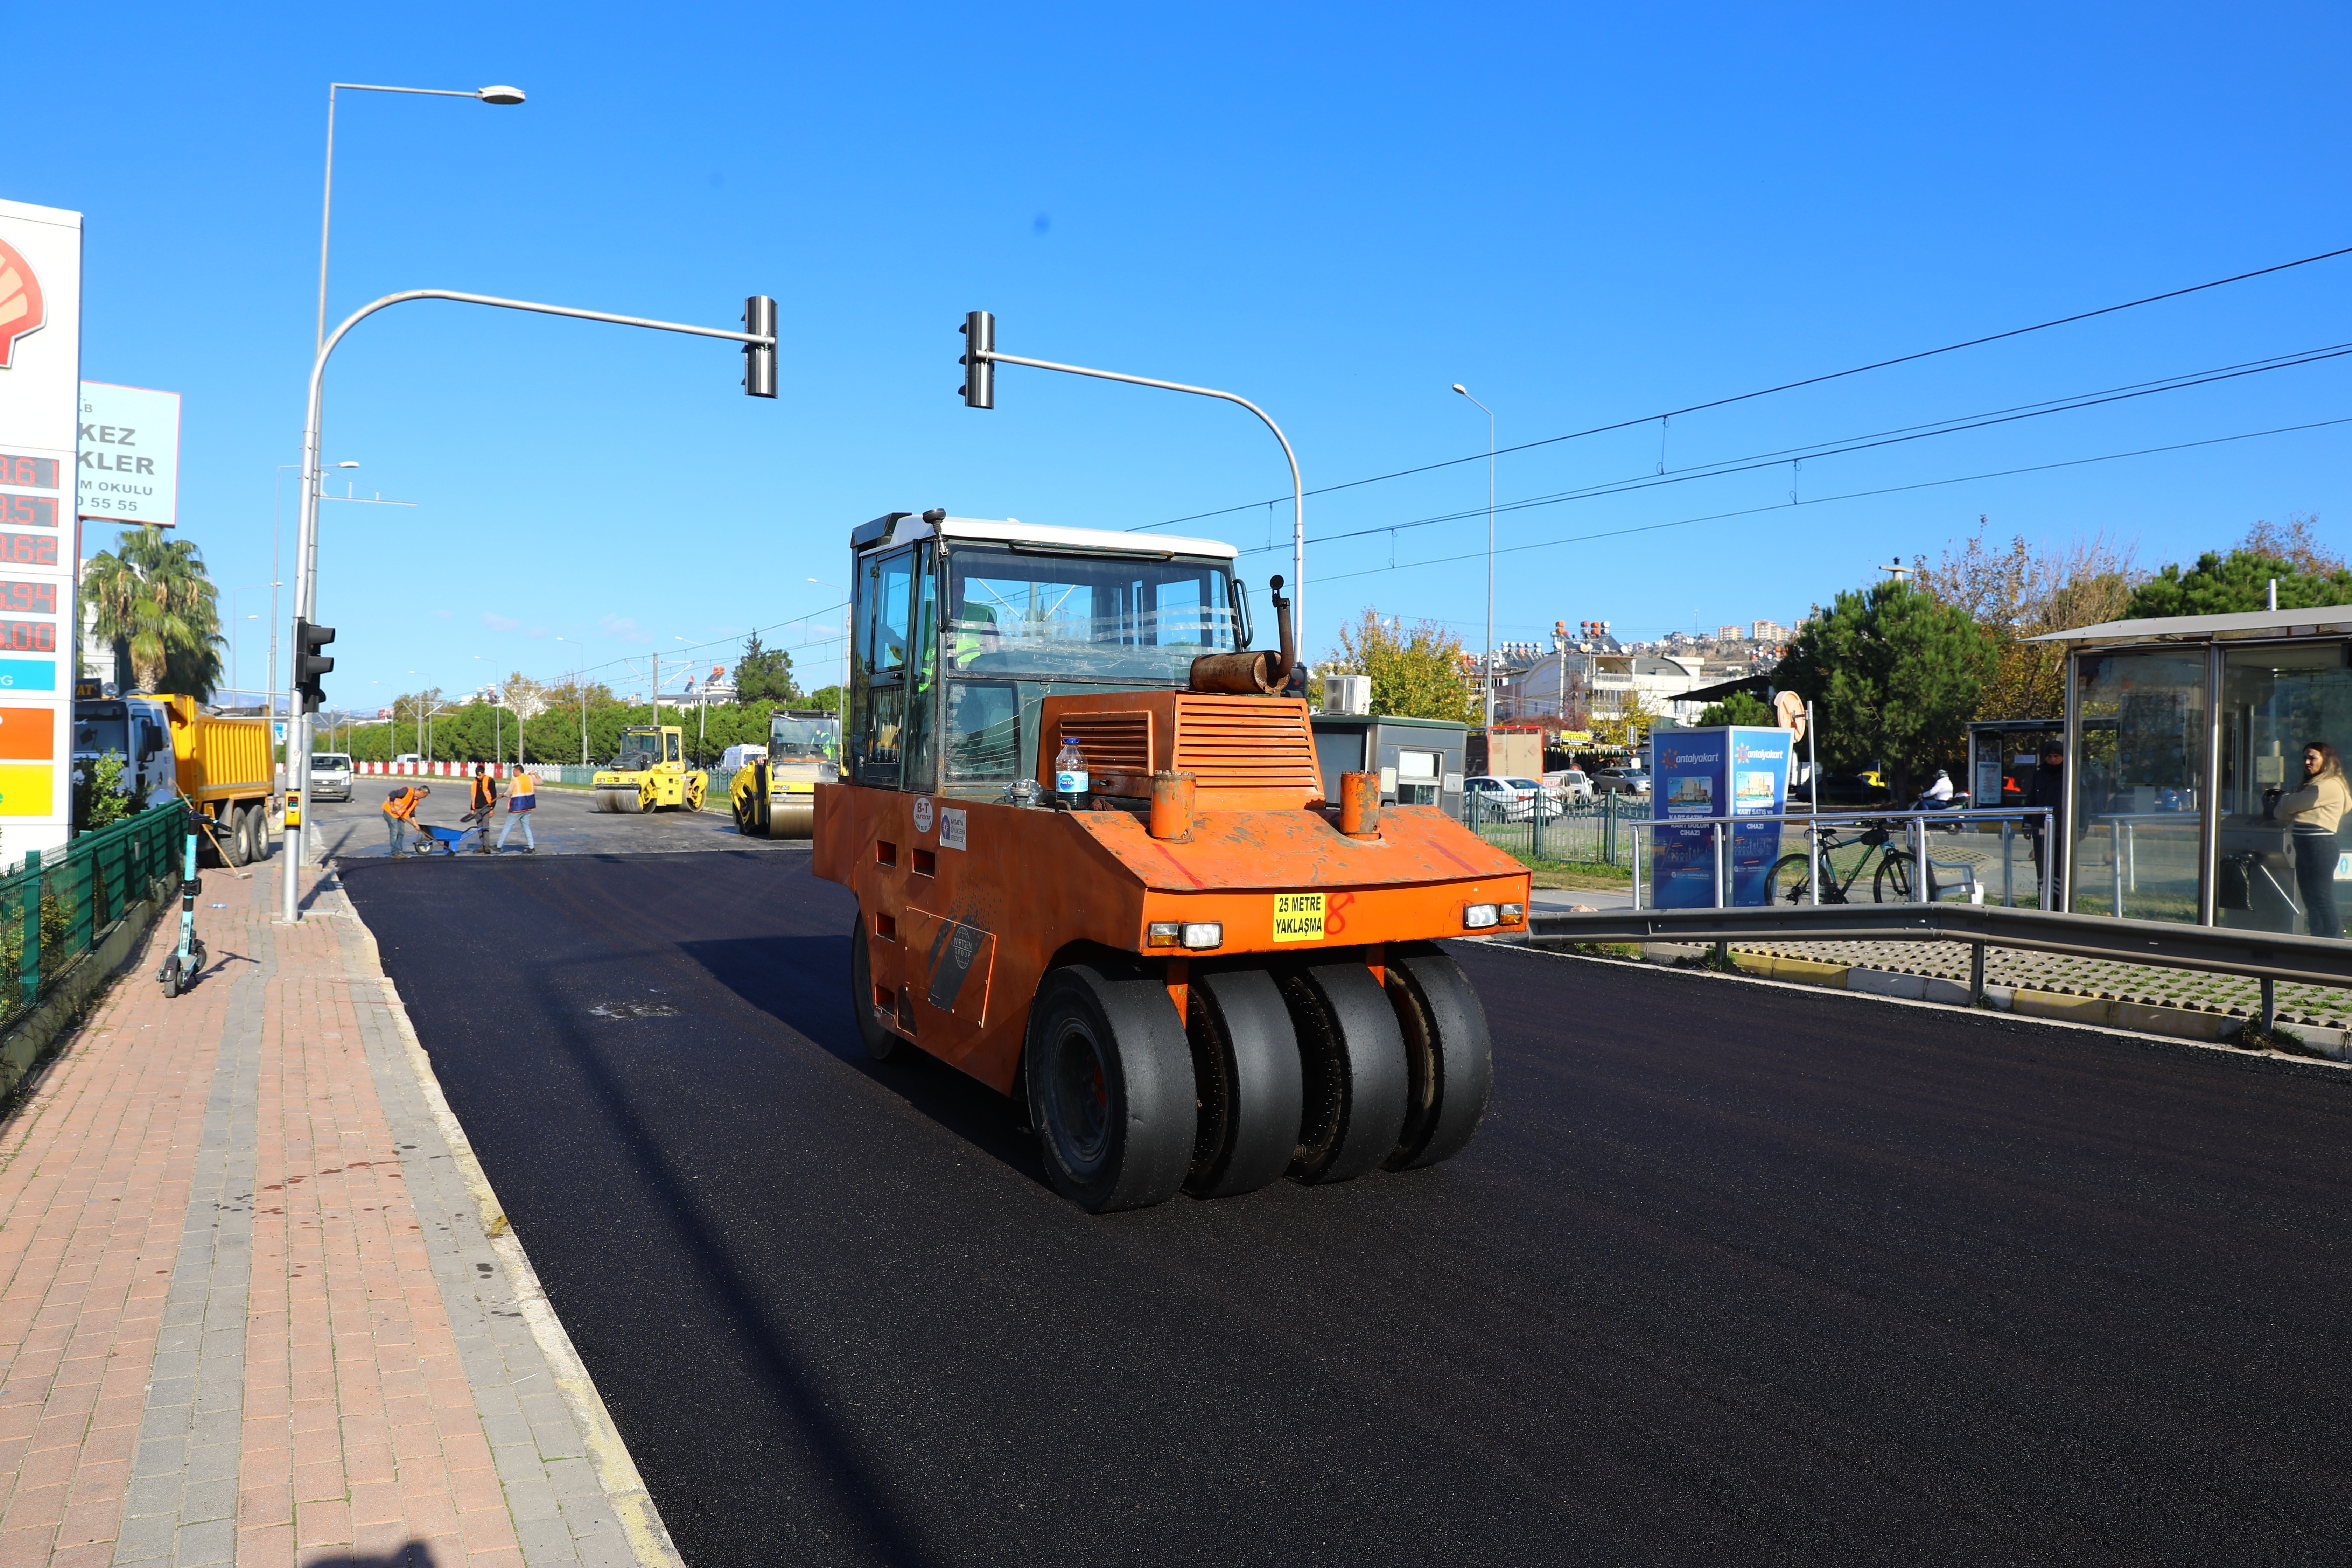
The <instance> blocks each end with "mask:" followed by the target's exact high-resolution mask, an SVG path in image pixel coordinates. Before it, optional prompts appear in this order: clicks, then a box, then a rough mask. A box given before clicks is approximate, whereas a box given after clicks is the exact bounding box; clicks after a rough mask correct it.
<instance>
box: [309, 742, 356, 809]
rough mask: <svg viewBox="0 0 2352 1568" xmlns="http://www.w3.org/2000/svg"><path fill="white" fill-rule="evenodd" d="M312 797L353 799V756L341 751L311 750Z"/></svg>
mask: <svg viewBox="0 0 2352 1568" xmlns="http://www.w3.org/2000/svg"><path fill="white" fill-rule="evenodd" d="M310 798H311V799H312V800H349V799H351V798H352V760H351V758H349V757H347V756H344V755H343V754H342V753H341V752H311V753H310Z"/></svg>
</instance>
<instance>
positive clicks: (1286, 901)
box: [1274, 893, 1323, 942]
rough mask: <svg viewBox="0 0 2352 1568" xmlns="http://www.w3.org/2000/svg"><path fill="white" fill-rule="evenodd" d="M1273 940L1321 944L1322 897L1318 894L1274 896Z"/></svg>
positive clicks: (1280, 894) (1283, 894)
mask: <svg viewBox="0 0 2352 1568" xmlns="http://www.w3.org/2000/svg"><path fill="white" fill-rule="evenodd" d="M1274 940H1275V941H1276V942H1321V941H1322V940H1323V895H1322V894H1320V893H1276V894H1275V896H1274Z"/></svg>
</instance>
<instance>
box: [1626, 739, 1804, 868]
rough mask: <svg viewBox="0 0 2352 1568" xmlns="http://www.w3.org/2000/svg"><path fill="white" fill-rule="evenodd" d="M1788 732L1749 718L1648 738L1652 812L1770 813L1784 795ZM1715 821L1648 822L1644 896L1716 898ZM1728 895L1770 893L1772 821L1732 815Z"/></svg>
mask: <svg viewBox="0 0 2352 1568" xmlns="http://www.w3.org/2000/svg"><path fill="white" fill-rule="evenodd" d="M1651 752H1652V758H1651V761H1652V763H1653V766H1652V768H1651V770H1650V790H1651V795H1650V798H1651V800H1652V801H1653V802H1654V812H1655V815H1656V816H1661V817H1664V818H1668V819H1670V820H1671V819H1672V818H1675V817H1709V816H1717V817H1720V816H1733V817H1738V816H1779V815H1780V813H1781V812H1782V811H1783V810H1784V809H1785V808H1786V805H1787V801H1788V796H1789V755H1790V737H1789V731H1786V730H1768V729H1761V728H1754V727H1750V726H1748V725H1736V726H1726V727H1724V728H1721V729H1706V730H1675V731H1664V732H1662V733H1660V734H1659V735H1658V736H1657V737H1656V738H1655V739H1654V741H1653V742H1652V743H1651ZM1721 830H1722V829H1721V827H1720V825H1717V824H1709V823H1691V824H1688V825H1674V826H1661V827H1657V828H1654V829H1652V832H1653V833H1654V835H1655V837H1654V840H1653V843H1652V852H1651V857H1650V879H1651V882H1650V897H1651V901H1652V903H1653V905H1654V907H1655V908H1658V909H1662V910H1698V909H1707V908H1710V907H1712V906H1713V905H1714V904H1715V901H1716V900H1715V836H1716V834H1717V833H1718V832H1720V831H1721ZM1729 849H1730V863H1729V864H1728V865H1727V867H1726V868H1725V871H1726V874H1727V880H1728V881H1729V882H1730V884H1731V887H1730V899H1729V902H1731V903H1732V904H1734V905H1746V906H1760V905H1763V904H1766V903H1769V902H1770V901H1771V891H1770V889H1769V886H1768V880H1767V879H1768V877H1769V873H1770V871H1771V868H1772V862H1773V861H1774V860H1776V859H1778V858H1780V824H1779V823H1777V822H1759V823H1754V824H1742V823H1736V824H1734V825H1733V826H1732V829H1731V837H1730V839H1729Z"/></svg>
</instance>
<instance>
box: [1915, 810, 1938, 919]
mask: <svg viewBox="0 0 2352 1568" xmlns="http://www.w3.org/2000/svg"><path fill="white" fill-rule="evenodd" d="M1911 882H1912V892H1911V901H1912V902H1913V903H1915V904H1929V903H1933V902H1935V898H1934V895H1933V894H1932V893H1931V892H1930V891H1929V889H1928V886H1927V818H1926V817H1924V816H1913V817H1912V818H1911Z"/></svg>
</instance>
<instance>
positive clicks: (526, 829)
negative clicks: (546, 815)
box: [499, 772, 539, 855]
mask: <svg viewBox="0 0 2352 1568" xmlns="http://www.w3.org/2000/svg"><path fill="white" fill-rule="evenodd" d="M538 808H539V779H538V777H537V775H535V774H532V773H522V772H518V773H516V774H515V776H514V784H513V785H512V786H511V787H509V789H508V791H507V825H506V826H504V827H502V828H500V829H499V848H501V849H503V848H505V847H507V835H508V834H509V833H512V832H513V831H514V830H515V824H516V823H518V822H520V823H521V824H522V852H523V853H524V854H526V855H536V854H538V853H539V841H538V840H537V839H535V838H533V837H531V836H530V814H531V813H532V812H533V811H536V810H537V809H538Z"/></svg>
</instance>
